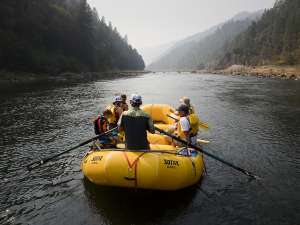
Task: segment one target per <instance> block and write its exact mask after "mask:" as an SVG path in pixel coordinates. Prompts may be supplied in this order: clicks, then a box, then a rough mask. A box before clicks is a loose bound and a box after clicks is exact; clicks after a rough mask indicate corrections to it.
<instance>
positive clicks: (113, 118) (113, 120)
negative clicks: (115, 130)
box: [105, 105, 118, 124]
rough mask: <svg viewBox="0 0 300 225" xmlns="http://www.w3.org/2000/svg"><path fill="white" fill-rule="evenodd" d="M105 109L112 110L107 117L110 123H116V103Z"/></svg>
mask: <svg viewBox="0 0 300 225" xmlns="http://www.w3.org/2000/svg"><path fill="white" fill-rule="evenodd" d="M105 111H110V112H111V114H110V115H109V117H108V118H107V120H108V123H109V124H115V123H117V122H118V121H117V115H116V107H115V106H114V105H108V106H107V107H106V108H105Z"/></svg>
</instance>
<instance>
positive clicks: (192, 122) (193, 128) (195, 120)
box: [188, 113, 200, 136]
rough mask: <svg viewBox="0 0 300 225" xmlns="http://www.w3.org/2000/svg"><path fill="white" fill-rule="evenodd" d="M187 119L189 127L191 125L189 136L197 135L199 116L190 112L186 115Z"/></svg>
mask: <svg viewBox="0 0 300 225" xmlns="http://www.w3.org/2000/svg"><path fill="white" fill-rule="evenodd" d="M188 120H189V122H190V127H191V133H190V134H191V136H195V135H197V133H198V131H199V124H200V120H199V117H198V116H197V114H194V113H193V114H190V115H189V116H188Z"/></svg>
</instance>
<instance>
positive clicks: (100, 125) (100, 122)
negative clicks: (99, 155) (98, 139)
mask: <svg viewBox="0 0 300 225" xmlns="http://www.w3.org/2000/svg"><path fill="white" fill-rule="evenodd" d="M94 131H95V134H96V135H99V134H102V133H104V132H106V131H108V121H107V119H106V118H105V117H104V116H98V118H97V119H95V120H94Z"/></svg>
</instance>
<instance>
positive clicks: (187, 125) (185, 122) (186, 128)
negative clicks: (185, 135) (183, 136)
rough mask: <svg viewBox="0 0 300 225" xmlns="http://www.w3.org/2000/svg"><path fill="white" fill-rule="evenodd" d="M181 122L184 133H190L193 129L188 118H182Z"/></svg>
mask: <svg viewBox="0 0 300 225" xmlns="http://www.w3.org/2000/svg"><path fill="white" fill-rule="evenodd" d="M179 122H180V126H181V130H182V131H183V132H188V131H190V128H191V126H190V122H189V120H188V119H187V118H186V117H180V120H179Z"/></svg>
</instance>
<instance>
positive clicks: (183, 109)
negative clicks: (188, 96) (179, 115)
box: [177, 104, 189, 115]
mask: <svg viewBox="0 0 300 225" xmlns="http://www.w3.org/2000/svg"><path fill="white" fill-rule="evenodd" d="M177 111H178V112H183V113H184V114H186V115H187V114H189V107H188V106H187V105H185V104H182V105H180V106H179V107H178V108H177Z"/></svg>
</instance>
